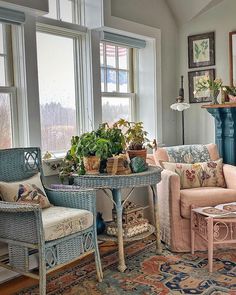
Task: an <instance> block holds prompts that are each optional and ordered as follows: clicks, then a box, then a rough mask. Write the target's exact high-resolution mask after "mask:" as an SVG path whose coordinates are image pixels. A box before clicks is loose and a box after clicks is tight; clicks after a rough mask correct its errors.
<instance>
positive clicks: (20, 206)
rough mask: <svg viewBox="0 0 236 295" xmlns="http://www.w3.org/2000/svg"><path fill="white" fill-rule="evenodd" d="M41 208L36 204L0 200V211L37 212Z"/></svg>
mask: <svg viewBox="0 0 236 295" xmlns="http://www.w3.org/2000/svg"><path fill="white" fill-rule="evenodd" d="M40 210H41V208H40V207H39V205H37V204H24V203H16V202H3V201H0V212H9V213H17V212H18V213H20V212H32V211H33V212H37V211H40Z"/></svg>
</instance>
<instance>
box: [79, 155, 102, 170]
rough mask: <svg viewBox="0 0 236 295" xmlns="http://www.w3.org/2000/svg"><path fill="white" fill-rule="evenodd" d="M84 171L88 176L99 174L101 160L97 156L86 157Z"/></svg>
mask: <svg viewBox="0 0 236 295" xmlns="http://www.w3.org/2000/svg"><path fill="white" fill-rule="evenodd" d="M83 162H84V169H85V171H86V174H99V168H100V162H101V160H100V158H99V157H96V156H90V157H84V158H83Z"/></svg>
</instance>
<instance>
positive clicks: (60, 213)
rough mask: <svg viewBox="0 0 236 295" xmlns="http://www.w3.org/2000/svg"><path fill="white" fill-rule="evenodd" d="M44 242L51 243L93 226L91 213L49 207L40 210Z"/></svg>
mask: <svg viewBox="0 0 236 295" xmlns="http://www.w3.org/2000/svg"><path fill="white" fill-rule="evenodd" d="M42 221H43V229H44V235H45V241H52V240H56V239H59V238H63V237H66V236H68V235H71V234H74V233H77V232H79V231H82V230H85V229H87V228H89V227H91V226H92V225H93V213H92V212H90V211H88V210H82V209H75V208H66V207H58V206H54V207H50V208H47V209H43V210H42Z"/></svg>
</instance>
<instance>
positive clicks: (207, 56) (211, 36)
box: [188, 32, 215, 69]
mask: <svg viewBox="0 0 236 295" xmlns="http://www.w3.org/2000/svg"><path fill="white" fill-rule="evenodd" d="M188 65H189V68H190V69H191V68H199V67H208V66H213V65H215V32H210V33H204V34H199V35H193V36H188Z"/></svg>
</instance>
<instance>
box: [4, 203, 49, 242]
mask: <svg viewBox="0 0 236 295" xmlns="http://www.w3.org/2000/svg"><path fill="white" fill-rule="evenodd" d="M41 211H42V209H41V208H40V207H39V206H38V205H34V204H33V205H31V204H29V205H28V204H19V203H13V202H12V203H9V202H0V238H1V239H2V240H12V241H13V240H14V241H17V242H25V243H30V244H38V243H42V241H43V240H44V234H43V225H42V213H41Z"/></svg>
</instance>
